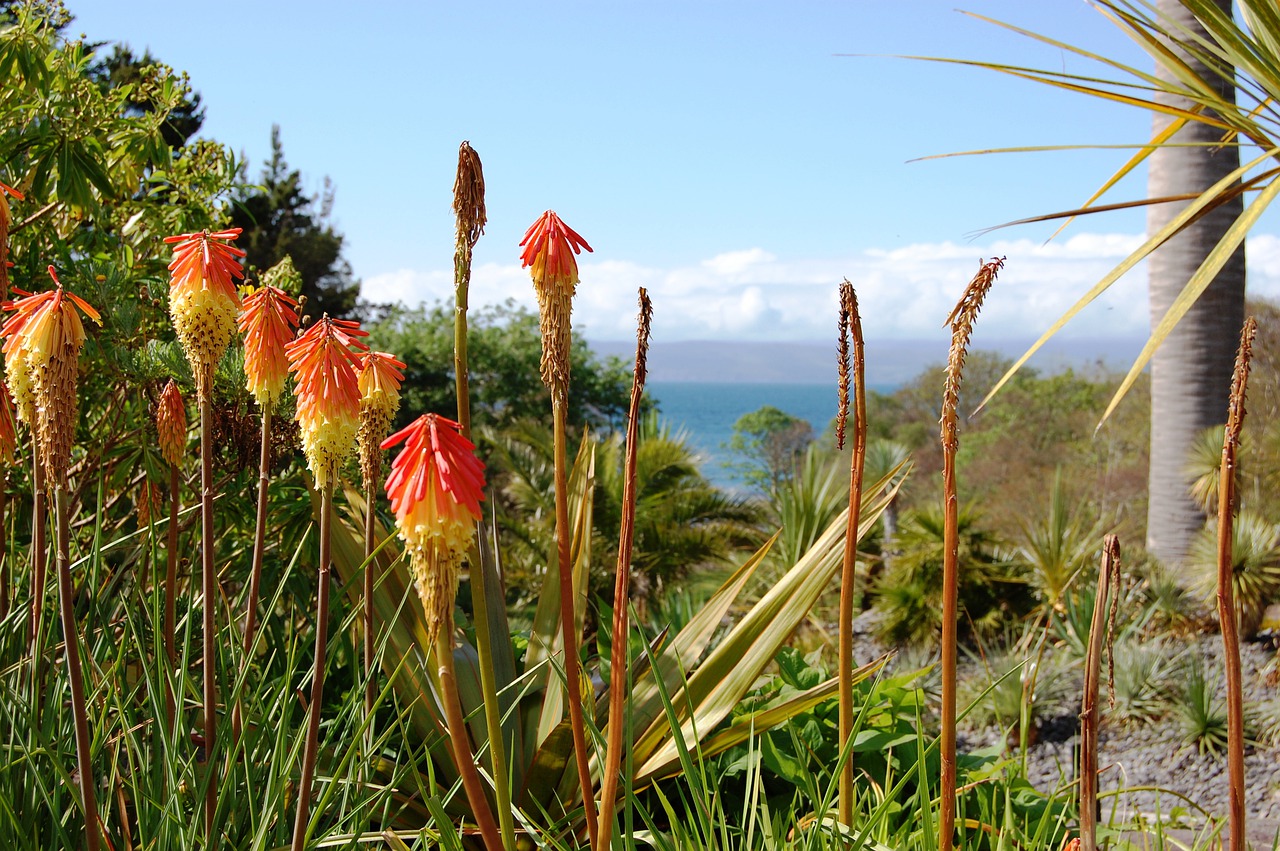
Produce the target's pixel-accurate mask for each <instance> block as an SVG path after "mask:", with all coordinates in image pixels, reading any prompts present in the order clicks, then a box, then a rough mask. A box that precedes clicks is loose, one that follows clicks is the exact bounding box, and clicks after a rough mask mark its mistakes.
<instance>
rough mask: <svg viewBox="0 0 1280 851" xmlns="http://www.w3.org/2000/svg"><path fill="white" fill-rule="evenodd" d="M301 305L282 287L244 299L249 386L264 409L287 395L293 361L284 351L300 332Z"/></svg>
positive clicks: (260, 290)
mask: <svg viewBox="0 0 1280 851" xmlns="http://www.w3.org/2000/svg"><path fill="white" fill-rule="evenodd" d="M297 308H298V302H297V301H296V300H294V299H293V298H292V297H291V296H290V295H289V294H288V293H286V292H285V291H284V290H282V289H280V288H279V287H273V286H271V285H269V284H268V285H264V286H261V287H258V288H257V289H256V290H254V291H253V292H251V293H249V295H247V296H245V299H244V313H241V314H240V318H239V320H237V325H239V327H240V333H241V334H243V335H244V372H245V383H246V384H247V386H248V388H249V392H250V393H252V394H253V398H254V399H256V400H257V401H258V404H259V405H260V406H261V407H264V408H265V407H267V406H268V405H271V404H272V403H274V402H275V401H276V400H277V399H279V398H280V396H281V394H283V393H284V383H285V379H287V378H288V377H289V359H288V358H287V357H286V356H285V353H284V349H285V346H287V345H288V344H289V343H290V342H291V341H292V340H293V337H294V333H295V332H296V331H297V329H298V310H297Z"/></svg>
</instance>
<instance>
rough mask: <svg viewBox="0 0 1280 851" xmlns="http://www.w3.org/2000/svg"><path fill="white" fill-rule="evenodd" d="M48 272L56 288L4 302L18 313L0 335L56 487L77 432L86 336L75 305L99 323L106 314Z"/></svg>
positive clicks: (64, 472)
mask: <svg viewBox="0 0 1280 851" xmlns="http://www.w3.org/2000/svg"><path fill="white" fill-rule="evenodd" d="M49 277H51V278H52V279H53V282H54V284H56V285H57V288H56V289H53V290H48V291H46V292H42V293H36V294H34V295H32V294H27V293H24V294H23V296H22V297H21V298H19V299H18V300H17V301H6V302H5V303H4V305H3V307H4V308H5V309H6V310H12V311H13V312H14V315H13V316H11V317H9V319H8V320H7V321H6V322H5V323H4V327H3V328H0V337H3V338H4V339H5V343H4V349H3V351H4V354H5V369H6V372H8V374H9V375H10V381H11V382H12V383H13V384H14V385H15V387H14V390H15V393H14V395H15V396H18V395H19V393H22V394H26V393H28V392H29V393H30V399H31V401H32V403H33V406H34V411H28V413H33V414H34V419H35V423H34V427H35V434H36V444H37V446H38V447H39V451H40V460H41V462H42V463H43V464H44V467H45V470H46V471H47V476H48V478H47V479H46V482H47V483H48V484H49V485H50V487H53V486H57V485H65V484H66V477H67V468H68V466H69V465H70V461H71V443H72V440H73V438H74V437H75V423H76V377H77V368H78V364H79V359H80V348H81V347H82V346H83V345H84V340H85V334H84V325H83V324H82V323H81V322H80V314H79V312H77V310H76V308H79V309H80V311H83V312H84V314H85V315H86V316H88V317H89V318H90V319H92V320H93V321H95V322H97V323H98V324H101V323H102V319H101V317H100V316H99V315H98V312H97V311H96V310H94V309H93V308H92V307H90V306H89V304H88V303H87V302H86V301H84V299H82V298H80V297H78V296H75V295H72V294H71V293H69V292H66V291H65V290H63V289H62V284H61V283H60V282H59V281H58V276H57V274H56V273H55V272H54V269H53V267H52V266H50V267H49ZM15 379H18V380H15ZM19 387H21V389H20V390H19V389H18V388H19ZM19 404H20V405H21V404H22V400H21V399H20V401H19Z"/></svg>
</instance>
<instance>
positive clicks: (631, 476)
mask: <svg viewBox="0 0 1280 851" xmlns="http://www.w3.org/2000/svg"><path fill="white" fill-rule="evenodd" d="M639 301H640V320H639V326H638V327H637V328H636V363H635V370H634V373H633V376H632V379H631V410H630V418H629V419H628V420H627V455H626V467H625V469H626V475H625V478H624V480H623V484H622V524H621V527H620V529H619V531H618V566H617V570H616V571H615V573H614V584H613V647H612V648H611V653H610V657H609V661H610V666H609V715H608V719H609V721H608V746H607V748H606V750H605V761H604V774H603V777H602V780H601V787H600V819H599V823H600V837H599V847H600V848H608V847H609V835H610V833H611V832H612V830H613V813H614V808H615V805H616V799H617V796H618V795H617V792H618V780H619V775H620V773H621V771H620V770H621V766H622V748H623V732H624V730H625V727H626V721H627V719H626V718H625V717H624V715H625V714H626V702H627V638H628V635H627V633H628V623H627V615H628V612H627V604H628V602H629V600H630V592H629V585H630V579H631V545H632V542H633V540H634V538H635V527H636V455H637V450H638V447H639V442H640V402H641V399H642V398H643V396H644V382H645V378H646V377H647V374H648V368H647V361H648V355H649V331H650V325H651V324H652V321H653V304H652V303H651V302H650V301H649V293H648V291H646V290H645V288H644V287H641V288H640V299H639Z"/></svg>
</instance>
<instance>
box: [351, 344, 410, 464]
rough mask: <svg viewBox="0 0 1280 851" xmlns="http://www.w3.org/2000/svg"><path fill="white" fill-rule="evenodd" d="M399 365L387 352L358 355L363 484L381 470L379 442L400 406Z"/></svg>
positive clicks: (359, 439) (400, 374)
mask: <svg viewBox="0 0 1280 851" xmlns="http://www.w3.org/2000/svg"><path fill="white" fill-rule="evenodd" d="M402 369H404V364H403V363H402V362H400V361H398V360H396V357H395V355H392V354H388V353H387V352H365V353H364V354H363V355H361V356H360V375H359V378H358V384H359V387H360V430H359V433H358V434H357V436H356V443H357V445H358V446H359V448H360V473H361V477H362V478H363V480H364V482H365V484H366V485H370V486H371V485H372V483H373V482H374V481H376V480H377V478H378V476H379V475H380V474H381V473H382V449H381V447H380V446H379V444H381V443H382V439H383V438H384V437H386V436H387V432H389V431H390V430H391V421H392V420H393V419H395V416H396V412H397V411H399V410H400V383H401V382H402V381H404V373H403V372H401V371H400V370H402Z"/></svg>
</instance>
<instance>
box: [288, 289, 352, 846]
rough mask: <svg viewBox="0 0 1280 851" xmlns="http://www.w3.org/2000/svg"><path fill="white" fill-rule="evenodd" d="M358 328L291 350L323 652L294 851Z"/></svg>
mask: <svg viewBox="0 0 1280 851" xmlns="http://www.w3.org/2000/svg"><path fill="white" fill-rule="evenodd" d="M367 333H368V332H366V331H362V330H360V327H359V324H358V323H356V322H351V321H347V320H342V319H330V318H329V316H328V314H325V316H323V317H322V318H321V319H320V321H319V322H316V323H315V324H314V325H312V326H311V327H310V328H308V329H307V330H306V331H305V332H304V333H303V334H301V335H300V336H299V337H298V338H297V339H296V340H293V341H292V342H290V343H289V344H288V345H287V346H286V347H285V353H286V354H287V355H288V358H289V371H290V372H291V373H293V375H294V379H295V387H294V396H295V397H296V398H297V404H298V409H297V419H298V425H299V427H300V428H301V431H302V451H303V454H304V455H306V458H307V467H308V469H310V470H311V474H312V475H313V476H314V477H315V486H316V490H318V491H319V492H320V562H319V564H318V565H317V567H318V570H317V578H316V583H317V588H316V626H315V628H316V648H315V661H314V663H313V666H312V669H311V700H310V702H309V703H308V704H307V729H306V738H305V740H304V745H303V751H302V775H301V778H300V779H299V781H298V809H297V813H296V816H295V818H294V822H293V846H292V847H293V851H302V849H303V848H304V847H305V846H306V841H307V832H308V825H309V822H310V808H311V791H312V785H313V783H314V780H315V770H316V758H317V756H318V750H319V742H320V710H321V707H322V705H323V701H324V672H325V654H326V651H327V649H328V638H329V585H330V582H329V569H330V562H331V559H330V555H329V553H330V540H331V537H332V535H331V528H332V522H333V489H334V485H335V484H336V483H337V480H338V474H339V471H340V470H341V469H342V465H343V464H344V463H345V462H346V461H347V459H348V458H350V457H351V454H352V451H353V450H354V449H355V445H356V432H357V431H358V430H359V428H360V387H359V382H358V380H357V377H356V370H357V369H358V367H359V362H358V360H357V358H356V355H355V353H354V352H353V351H352V348H353V347H354V348H357V349H361V350H365V349H368V346H366V345H364V344H363V343H361V342H359V341H358V340H357V339H356V338H357V337H363V336H366V335H367Z"/></svg>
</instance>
